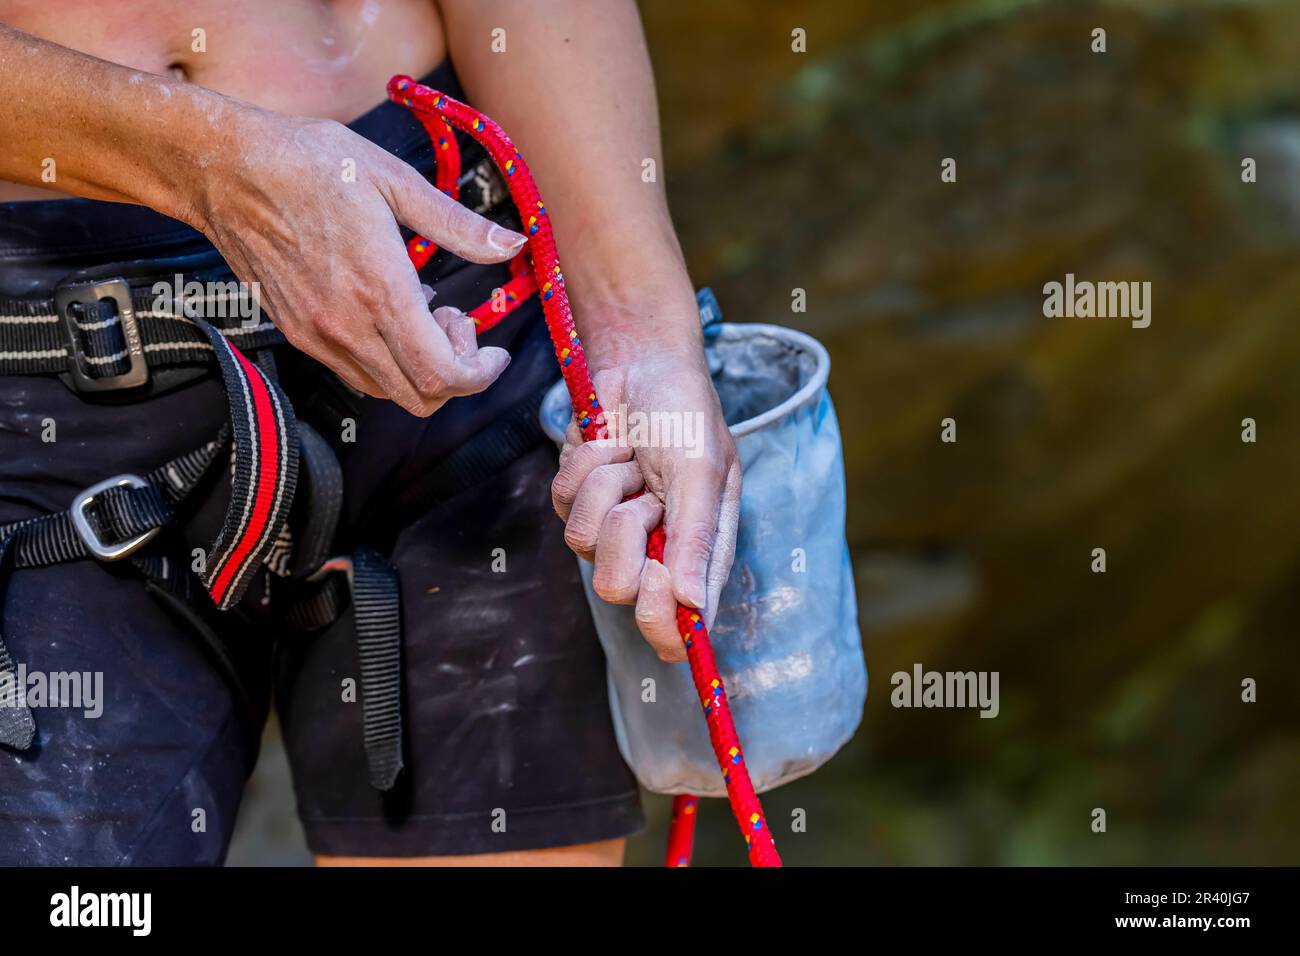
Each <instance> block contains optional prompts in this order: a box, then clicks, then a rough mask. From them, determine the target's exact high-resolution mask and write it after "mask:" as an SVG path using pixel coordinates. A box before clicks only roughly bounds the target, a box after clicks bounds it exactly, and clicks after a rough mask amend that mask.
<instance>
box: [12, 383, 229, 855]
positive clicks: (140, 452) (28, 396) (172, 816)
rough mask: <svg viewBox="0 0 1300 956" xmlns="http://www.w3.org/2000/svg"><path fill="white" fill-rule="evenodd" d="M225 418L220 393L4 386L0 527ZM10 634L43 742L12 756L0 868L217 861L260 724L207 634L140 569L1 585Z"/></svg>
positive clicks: (215, 522) (206, 387) (88, 567)
mask: <svg viewBox="0 0 1300 956" xmlns="http://www.w3.org/2000/svg"><path fill="white" fill-rule="evenodd" d="M224 415H225V412H224V396H223V394H222V392H221V388H220V386H219V385H218V384H217V383H215V382H211V381H209V382H203V383H198V384H195V385H193V386H191V387H188V388H183V389H180V390H178V391H175V392H172V393H169V394H167V395H165V396H162V397H161V398H157V399H151V400H149V401H146V402H140V403H131V404H117V405H106V404H105V405H97V404H90V403H87V402H85V401H83V400H82V399H81V398H80V397H78V396H76V395H74V394H73V393H72V392H71V391H70V390H68V389H66V388H65V387H64V386H63V385H62V384H61V383H60V382H59V381H57V380H56V379H53V378H50V377H40V376H28V377H0V525H5V524H8V523H10V522H14V521H19V520H23V519H26V518H30V517H34V516H37V515H41V514H47V513H50V512H55V511H59V510H62V509H64V508H66V507H68V503H69V502H70V501H71V499H72V497H73V496H74V494H75V493H76V492H77V491H79V490H80V489H83V488H86V487H88V486H89V485H91V484H94V483H97V482H99V481H102V480H104V479H106V478H108V477H110V476H112V475H115V474H121V473H124V472H135V473H141V474H143V473H147V472H149V471H151V470H152V469H153V468H155V467H157V466H159V465H161V464H162V463H163V462H165V461H167V460H168V459H170V458H173V457H175V456H176V455H178V454H180V453H182V452H185V451H189V450H192V449H193V448H194V447H196V446H197V445H198V444H200V443H201V442H202V441H204V440H205V439H206V438H208V437H210V436H211V435H212V434H214V433H215V431H216V429H217V427H219V425H220V424H221V422H222V421H223V420H224ZM222 504H223V502H221V501H214V502H213V506H214V514H213V515H212V516H210V517H209V518H208V519H207V520H208V523H209V525H210V526H219V522H220V511H221V505H222ZM160 540H161V539H160ZM0 635H2V636H3V640H4V643H5V644H6V646H7V648H8V650H9V652H10V654H11V656H12V657H13V659H14V661H15V662H16V664H17V665H18V666H19V668H20V673H19V675H18V676H19V677H20V678H22V680H21V683H22V686H23V688H24V690H25V691H26V693H27V695H28V697H29V702H30V703H32V704H33V707H32V713H33V717H34V719H35V723H36V730H37V736H36V740H35V742H34V744H33V746H32V747H31V748H29V749H28V750H25V751H22V752H16V751H13V750H8V749H5V748H0V865H4V864H19V863H44V864H91V865H116V864H129V863H139V864H195V863H217V862H219V861H220V860H221V859H222V858H223V856H224V854H225V849H226V844H227V842H228V840H229V837H230V832H231V828H232V825H233V822H234V817H235V812H236V810H237V808H238V805H239V798H240V793H241V790H242V788H243V783H244V779H245V771H246V767H247V764H248V762H249V760H250V758H251V754H250V752H249V747H248V745H247V744H246V740H247V739H248V737H249V736H250V729H251V728H250V727H249V726H246V725H245V724H243V723H241V718H240V717H239V716H237V715H236V713H235V704H234V697H233V696H232V694H231V691H230V687H229V685H228V683H227V681H226V678H225V677H224V676H223V675H222V674H221V673H219V672H218V671H217V670H215V669H214V668H213V666H212V665H211V664H210V659H209V656H208V655H207V654H206V653H205V651H204V650H203V647H202V645H201V644H200V643H199V641H198V640H197V639H196V636H195V632H194V631H193V630H192V629H190V626H189V625H188V624H185V623H182V622H181V621H180V620H179V619H178V618H177V617H176V616H174V615H173V613H172V612H171V611H169V610H168V609H166V608H165V607H164V606H163V605H162V604H161V603H160V602H159V601H158V600H156V599H155V598H154V597H152V596H151V595H150V594H149V593H148V591H147V590H146V586H145V583H144V581H143V579H142V577H141V576H140V575H139V574H138V573H137V572H136V571H135V570H134V569H133V568H131V567H130V566H129V562H122V563H120V564H112V565H108V564H99V563H97V562H95V561H93V560H89V559H83V560H77V561H73V562H69V563H65V564H58V565H54V566H52V567H45V568H31V569H22V570H9V571H6V572H0ZM245 709H247V708H245Z"/></svg>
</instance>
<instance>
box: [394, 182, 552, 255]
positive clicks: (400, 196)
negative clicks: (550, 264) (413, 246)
mask: <svg viewBox="0 0 1300 956" xmlns="http://www.w3.org/2000/svg"><path fill="white" fill-rule="evenodd" d="M388 185H389V190H388V192H389V207H390V208H391V209H392V210H393V215H394V216H395V217H396V218H397V221H398V222H400V223H401V224H402V225H404V226H407V227H409V228H411V229H414V230H415V231H416V232H418V233H419V234H420V235H422V236H424V237H425V238H428V239H432V240H433V241H434V242H436V243H437V244H438V245H439V246H442V247H443V248H446V249H450V250H451V251H452V252H454V253H455V254H456V255H458V256H460V257H461V258H462V259H468V260H469V261H470V262H480V263H490V262H504V261H505V260H507V259H513V258H514V257H515V256H516V255H517V254H518V252H519V250H520V249H522V248H523V247H524V243H525V242H527V241H528V240H527V239H526V238H525V237H523V236H521V235H520V234H519V233H517V232H512V231H511V230H509V229H505V228H503V227H501V226H498V225H497V224H496V223H494V222H492V221H491V220H490V219H485V218H484V217H482V216H480V215H479V214H478V213H476V212H473V211H472V210H470V209H469V208H467V207H465V206H462V205H461V204H460V203H458V202H456V200H454V199H452V198H451V197H450V196H448V195H446V194H444V193H442V192H440V191H439V190H437V189H435V188H434V187H433V186H432V185H430V184H429V182H428V181H426V180H425V178H424V177H423V176H421V175H420V174H419V173H417V172H416V171H415V170H414V169H412V168H411V167H410V166H407V165H406V164H405V163H398V164H396V165H395V168H393V170H392V174H391V177H390V181H389V184H388Z"/></svg>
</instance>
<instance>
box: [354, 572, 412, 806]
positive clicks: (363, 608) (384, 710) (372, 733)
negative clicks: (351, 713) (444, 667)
mask: <svg viewBox="0 0 1300 956" xmlns="http://www.w3.org/2000/svg"><path fill="white" fill-rule="evenodd" d="M352 613H353V616H354V618H355V621H356V629H357V653H358V656H359V658H360V661H361V720H362V729H363V733H364V737H365V747H366V763H367V764H368V765H369V767H370V785H371V786H373V787H374V788H375V789H376V790H382V791H387V790H391V789H392V787H393V784H394V783H396V782H397V775H398V774H399V773H401V770H402V610H401V593H400V589H399V586H398V580H397V569H396V568H394V567H393V566H392V565H391V564H389V563H388V562H387V561H385V560H384V559H383V557H381V556H380V555H379V553H378V552H376V551H372V550H370V549H369V548H358V549H357V551H356V552H355V553H354V554H353V556H352Z"/></svg>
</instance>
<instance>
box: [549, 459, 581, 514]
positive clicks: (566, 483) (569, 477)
mask: <svg viewBox="0 0 1300 956" xmlns="http://www.w3.org/2000/svg"><path fill="white" fill-rule="evenodd" d="M572 464H573V463H572V461H570V462H568V463H566V464H562V465H560V470H559V471H558V472H557V473H556V475H555V477H554V478H553V479H552V480H551V502H552V503H553V504H555V505H556V506H557V507H556V510H557V511H558V510H560V509H559V506H560V505H570V504H572V503H573V497H574V495H576V494H577V493H578V486H577V482H576V481H575V480H574V477H573V469H572Z"/></svg>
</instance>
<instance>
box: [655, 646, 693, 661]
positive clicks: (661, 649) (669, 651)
mask: <svg viewBox="0 0 1300 956" xmlns="http://www.w3.org/2000/svg"><path fill="white" fill-rule="evenodd" d="M654 649H655V654H656V655H658V657H659V659H660V660H661V661H663V662H664V663H665V664H680V663H681V662H682V661H684V660H686V652H685V651H684V650H682V649H681V648H680V647H672V646H670V645H667V644H655V645H654Z"/></svg>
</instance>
